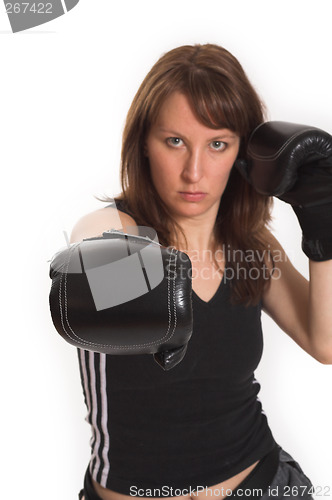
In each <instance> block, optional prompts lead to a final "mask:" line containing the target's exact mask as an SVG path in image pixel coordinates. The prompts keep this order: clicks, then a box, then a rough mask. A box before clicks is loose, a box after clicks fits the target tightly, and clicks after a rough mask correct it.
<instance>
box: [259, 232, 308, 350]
mask: <svg viewBox="0 0 332 500" xmlns="http://www.w3.org/2000/svg"><path fill="white" fill-rule="evenodd" d="M269 243H270V249H271V252H272V256H273V260H274V268H275V270H274V272H273V275H272V278H271V280H270V284H269V286H268V287H267V288H266V289H265V291H264V292H263V297H262V307H263V310H264V311H265V312H266V313H267V314H268V315H269V316H270V317H271V318H272V319H273V320H274V321H275V322H276V323H277V325H278V326H279V327H280V328H281V329H282V330H283V331H284V332H285V333H287V335H289V336H290V337H291V338H292V339H293V340H294V342H296V343H297V344H298V345H299V346H300V347H302V349H304V350H305V351H306V352H307V353H308V354H310V355H311V356H313V357H314V358H315V359H317V357H316V356H315V351H314V348H313V346H312V342H311V341H310V335H309V328H308V326H309V321H308V310H309V282H308V280H307V279H305V278H304V276H302V274H301V273H299V271H297V269H295V267H294V266H293V265H292V263H291V261H290V260H289V257H288V256H287V255H286V252H285V250H284V249H283V248H282V246H281V245H280V243H279V242H278V240H277V239H276V238H275V237H274V236H273V235H272V234H271V233H270V232H269Z"/></svg>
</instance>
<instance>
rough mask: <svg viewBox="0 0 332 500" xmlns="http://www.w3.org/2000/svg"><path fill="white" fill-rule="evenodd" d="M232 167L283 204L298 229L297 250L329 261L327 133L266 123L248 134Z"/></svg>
mask: <svg viewBox="0 0 332 500" xmlns="http://www.w3.org/2000/svg"><path fill="white" fill-rule="evenodd" d="M235 166H236V167H237V168H238V169H239V171H240V172H241V173H242V175H243V176H244V177H245V178H246V179H247V181H248V182H250V184H252V186H253V187H254V188H255V189H256V191H257V192H259V193H261V194H265V195H270V196H276V197H277V198H280V199H281V200H283V201H285V202H287V203H289V204H290V205H291V206H292V208H293V210H294V212H295V214H296V216H297V218H298V220H299V223H300V226H301V229H302V250H303V252H304V253H305V254H306V255H307V257H309V259H312V260H315V261H324V260H328V259H332V137H331V135H330V134H328V133H327V132H324V131H323V130H321V129H319V128H315V127H310V126H307V125H299V124H296V123H288V122H281V121H270V122H266V123H262V124H261V125H259V126H258V127H257V128H256V129H255V130H254V131H253V132H252V134H251V137H250V139H249V142H248V147H247V158H246V159H242V158H238V159H237V160H236V162H235Z"/></svg>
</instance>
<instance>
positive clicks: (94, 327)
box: [49, 230, 193, 370]
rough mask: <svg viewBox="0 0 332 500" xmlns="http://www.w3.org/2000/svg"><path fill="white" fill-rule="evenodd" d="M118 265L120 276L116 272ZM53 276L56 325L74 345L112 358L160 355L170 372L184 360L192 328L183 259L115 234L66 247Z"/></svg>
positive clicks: (185, 259)
mask: <svg viewBox="0 0 332 500" xmlns="http://www.w3.org/2000/svg"><path fill="white" fill-rule="evenodd" d="M129 261H130V262H129ZM131 261H134V262H135V263H136V270H135V269H134V267H135V266H133V265H132V262H131ZM118 264H119V265H120V269H121V273H119V272H117V271H116V272H114V269H116V268H117V267H118ZM159 264H160V265H159ZM121 266H122V267H121ZM151 266H152V267H151ZM126 267H127V268H128V272H127V271H126ZM133 269H134V275H132V272H131V271H132V270H133ZM151 269H152V271H151ZM160 269H161V274H160ZM149 271H150V272H149ZM49 274H50V278H51V279H52V286H51V290H50V295H49V303H50V311H51V316H52V320H53V323H54V326H55V328H56V330H57V331H58V333H59V334H60V335H61V336H62V337H63V338H64V339H65V340H66V341H67V342H69V343H70V344H72V345H74V346H76V347H79V348H82V349H86V350H90V351H95V352H101V353H106V354H155V355H156V356H155V360H156V362H157V363H158V364H160V366H162V368H164V369H165V370H167V369H169V368H171V367H173V366H175V365H176V364H177V363H178V362H180V361H181V359H182V358H183V356H184V355H185V351H186V345H187V343H188V341H189V339H190V337H191V334H192V322H193V318H192V303H191V298H192V288H191V262H190V259H189V257H188V256H187V255H186V254H185V253H183V252H180V251H178V250H175V249H174V248H165V247H162V246H161V245H159V244H158V243H156V242H154V241H153V240H151V239H150V238H147V237H141V236H133V235H128V234H125V233H122V232H120V231H115V230H112V231H110V232H105V233H103V236H102V237H97V238H90V239H86V240H83V241H81V242H80V243H74V244H72V245H70V247H66V248H64V249H61V250H60V251H59V252H57V253H56V254H55V255H54V257H53V258H52V260H51V265H50V273H49ZM138 282H139V283H138ZM100 283H101V285H102V286H101V291H102V293H100V290H98V286H99V284H100ZM137 283H138V285H137ZM144 283H145V288H144V286H143V285H144ZM128 287H131V289H129V288H128ZM132 289H134V291H135V293H134V298H129V299H128V297H129V296H130V292H131V291H132ZM124 290H128V294H129V295H126V294H124ZM103 294H104V295H105V294H106V295H108V296H112V297H111V298H110V300H109V297H106V299H105V297H102V295H103ZM119 297H120V301H119V300H118V299H119ZM126 298H127V299H128V300H126ZM104 299H105V300H104Z"/></svg>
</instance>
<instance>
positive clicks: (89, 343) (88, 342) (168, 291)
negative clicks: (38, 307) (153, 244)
mask: <svg viewBox="0 0 332 500" xmlns="http://www.w3.org/2000/svg"><path fill="white" fill-rule="evenodd" d="M77 246H78V244H77V245H75V246H73V247H72V248H71V249H70V251H69V253H68V257H69V258H68V262H67V267H66V272H65V273H61V277H60V286H59V307H60V317H61V324H62V328H63V331H64V332H65V334H66V335H67V336H68V337H69V338H70V339H71V340H72V341H73V342H78V343H80V344H82V345H85V346H99V347H108V348H112V349H132V348H133V347H138V348H139V347H143V346H149V345H154V344H157V343H159V342H160V341H161V340H164V339H165V338H166V337H167V335H168V333H169V331H170V326H171V305H170V278H169V275H170V266H167V267H168V276H167V278H166V279H167V307H168V328H167V331H166V334H165V335H164V336H163V337H162V338H160V339H158V340H156V341H153V342H147V343H144V344H134V345H131V346H125V345H122V346H115V345H111V344H100V343H97V342H90V341H88V340H84V339H82V338H81V337H79V336H78V335H77V334H76V333H75V332H74V330H73V329H72V328H71V326H70V324H69V320H68V314H67V312H68V309H67V274H68V267H69V263H70V259H71V254H72V253H73V251H74V250H75V248H76V247H77ZM171 255H172V256H174V257H175V260H174V267H175V269H176V261H177V256H178V251H176V254H175V255H174V249H172V250H171ZM63 275H65V281H64V299H65V307H64V309H65V319H66V323H67V325H68V328H69V329H70V331H71V332H72V334H73V335H74V336H75V337H76V339H77V340H75V339H74V338H73V337H72V336H71V335H70V334H69V333H68V332H67V330H66V328H65V325H64V321H63V313H62V307H61V290H62V278H63ZM173 281H174V284H173V297H174V296H175V279H173ZM173 304H174V327H173V331H172V334H171V335H170V337H169V339H171V338H172V337H173V335H174V333H175V329H176V325H177V314H176V303H175V300H174V298H173ZM169 339H168V340H169Z"/></svg>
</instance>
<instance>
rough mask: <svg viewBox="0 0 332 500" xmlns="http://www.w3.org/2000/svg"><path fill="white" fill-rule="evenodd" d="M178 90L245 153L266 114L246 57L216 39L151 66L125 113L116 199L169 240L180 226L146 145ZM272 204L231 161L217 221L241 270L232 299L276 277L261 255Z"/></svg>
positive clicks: (252, 294) (219, 235)
mask: <svg viewBox="0 0 332 500" xmlns="http://www.w3.org/2000/svg"><path fill="white" fill-rule="evenodd" d="M175 91H179V92H181V93H183V94H185V95H186V97H187V98H188V100H189V102H190V103H191V105H192V109H193V111H194V113H195V114H196V116H197V119H198V120H199V121H200V122H201V123H202V124H204V125H206V126H207V127H210V128H215V129H219V128H228V129H230V130H232V131H234V132H236V133H237V134H238V135H239V136H240V138H241V143H240V151H239V156H241V157H242V158H244V157H245V151H246V144H247V141H248V138H249V135H250V132H251V131H252V130H253V129H254V128H255V127H256V126H257V125H258V124H260V123H262V122H263V121H264V105H263V104H262V101H261V100H260V98H259V97H258V95H257V93H256V91H255V90H254V88H253V87H252V85H251V84H250V82H249V80H248V78H247V76H246V74H245V73H244V71H243V69H242V67H241V65H240V63H239V62H238V61H237V59H236V58H235V57H234V56H233V55H232V54H230V53H229V52H228V51H227V50H225V49H224V48H222V47H220V46H218V45H213V44H205V45H199V44H197V45H185V46H182V47H178V48H175V49H173V50H171V51H170V52H167V53H166V54H164V55H163V56H162V57H161V58H160V59H159V60H158V61H157V63H156V64H155V65H154V66H153V67H152V69H151V70H150V72H149V73H148V74H147V76H146V77H145V79H144V81H143V82H142V84H141V86H140V88H139V89H138V91H137V93H136V95H135V97H134V100H133V102H132V104H131V107H130V109H129V112H128V115H127V120H126V124H125V128H124V133H123V141H122V156H121V183H122V190H123V192H122V194H121V195H120V196H118V197H117V198H116V199H115V200H116V201H120V200H122V201H123V202H124V203H125V206H126V209H127V211H128V213H129V214H130V215H132V216H133V218H134V219H135V221H136V223H137V224H138V225H144V226H151V227H153V228H154V229H155V230H156V231H157V233H158V237H159V241H160V242H161V243H162V244H163V245H165V246H168V245H174V244H175V246H176V242H177V241H178V240H177V239H176V238H175V236H174V235H176V234H177V231H180V232H182V231H181V229H180V228H179V226H178V225H177V224H176V222H175V221H174V220H173V218H172V216H171V215H170V213H169V211H168V209H167V207H166V205H165V204H164V203H163V202H162V200H161V199H160V197H159V195H158V194H157V191H156V189H155V188H154V186H153V183H152V180H151V176H150V169H149V161H148V158H146V156H145V154H144V144H145V140H146V137H147V134H148V132H149V129H150V127H151V125H152V124H153V123H154V121H155V120H156V118H157V116H158V112H159V109H160V107H161V105H162V104H163V102H164V101H165V99H166V98H167V97H168V96H169V95H170V94H172V93H173V92H175ZM103 201H109V199H107V200H103ZM271 208H272V198H271V197H268V196H263V195H261V194H258V193H257V192H256V191H255V190H254V189H253V188H252V187H251V186H250V185H249V183H248V182H247V181H246V180H244V179H243V177H242V176H241V175H240V174H239V172H238V170H237V169H236V168H235V167H233V168H232V170H231V174H230V177H229V180H228V183H227V186H226V188H225V191H224V193H223V195H222V198H221V202H220V207H219V211H218V214H217V219H216V225H215V236H216V241H217V242H218V244H219V245H220V244H221V243H222V244H223V245H224V248H225V245H227V247H226V248H227V256H228V258H227V256H226V266H227V268H228V269H229V270H233V273H234V274H233V275H234V276H236V279H232V281H231V285H232V302H233V303H236V302H237V303H239V302H244V303H245V304H246V305H254V304H257V303H258V302H259V300H260V298H261V295H262V291H263V288H264V287H265V286H266V285H267V283H268V282H269V280H270V274H268V276H266V269H267V268H266V266H265V262H262V259H261V258H260V256H261V255H265V254H266V249H267V247H268V240H267V234H268V233H267V231H266V228H267V225H268V224H269V223H270V222H271ZM182 234H183V233H182ZM183 236H184V235H183ZM174 238H175V239H174ZM239 251H240V252H239ZM248 251H249V252H250V257H249V258H248ZM229 255H231V256H232V258H229ZM253 270H254V271H255V270H256V271H257V272H256V274H255V273H252V271H253ZM257 273H258V275H257Z"/></svg>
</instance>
